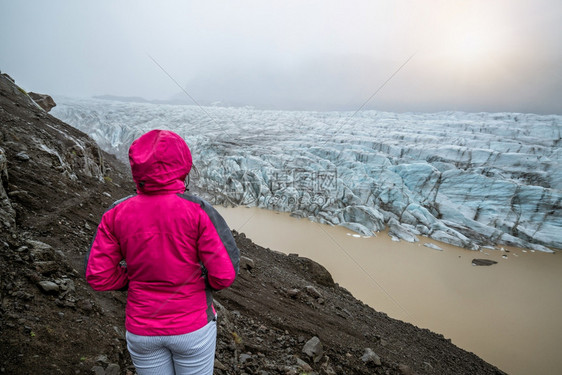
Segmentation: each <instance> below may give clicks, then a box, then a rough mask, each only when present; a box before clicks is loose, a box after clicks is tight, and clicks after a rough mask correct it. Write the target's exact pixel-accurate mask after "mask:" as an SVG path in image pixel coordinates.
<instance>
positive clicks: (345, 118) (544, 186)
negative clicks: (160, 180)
mask: <svg viewBox="0 0 562 375" xmlns="http://www.w3.org/2000/svg"><path fill="white" fill-rule="evenodd" d="M57 103H59V104H58V106H57V107H55V108H54V109H53V110H52V113H53V115H55V116H57V117H58V118H60V119H62V120H64V121H66V122H67V123H69V124H71V125H73V126H75V127H76V128H78V129H80V130H82V131H84V132H86V133H88V134H89V135H90V136H91V137H92V138H93V139H94V140H95V141H96V142H98V144H99V145H100V146H101V147H102V148H103V149H105V150H106V151H108V152H111V153H114V154H116V155H117V156H118V157H119V158H121V159H122V160H124V161H126V160H127V150H128V147H129V145H130V144H131V142H132V141H133V140H134V139H135V138H137V137H138V136H140V135H141V134H143V133H144V132H146V131H148V130H151V129H156V128H160V129H170V130H173V131H175V132H177V133H178V134H180V135H181V136H183V137H184V138H185V139H186V141H187V142H188V144H189V146H190V147H191V148H192V150H193V157H194V165H195V166H196V171H195V173H194V176H193V178H192V183H193V184H195V187H196V189H197V190H198V191H199V192H200V193H201V194H203V195H204V196H205V198H207V199H208V200H210V201H211V202H212V203H215V204H225V205H254V206H259V207H263V208H268V209H273V210H279V211H285V212H290V213H291V214H292V215H293V216H297V217H306V218H309V219H310V220H313V221H317V222H321V223H327V224H331V225H342V226H345V227H347V228H349V229H352V230H353V231H356V232H358V233H361V234H363V235H373V234H374V233H376V232H377V231H380V230H382V229H384V228H385V227H389V229H390V233H391V234H392V235H393V237H395V238H402V239H405V240H409V241H417V240H418V237H417V236H419V235H426V236H428V237H430V238H432V239H434V240H438V241H443V242H446V243H450V244H454V245H457V246H463V247H466V248H470V249H478V248H479V247H480V246H490V245H493V244H496V243H502V244H509V245H515V246H520V247H528V248H531V249H534V250H541V251H551V250H550V249H549V248H548V247H552V248H558V249H560V248H562V210H561V202H562V168H561V167H562V164H561V160H562V150H561V148H560V144H561V128H562V116H558V115H535V114H521V113H461V112H440V113H404V114H398V113H388V112H378V111H363V112H359V113H357V114H355V115H354V116H353V115H352V113H350V112H305V111H266V110H257V109H252V108H222V107H206V108H205V111H202V110H201V108H198V107H196V106H189V105H183V106H182V105H162V104H160V105H159V104H150V103H125V102H117V101H108V100H99V99H75V98H60V99H58V100H57Z"/></svg>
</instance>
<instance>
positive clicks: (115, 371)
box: [105, 363, 121, 375]
mask: <svg viewBox="0 0 562 375" xmlns="http://www.w3.org/2000/svg"><path fill="white" fill-rule="evenodd" d="M120 373H121V368H120V367H119V365H118V364H117V363H110V364H109V366H107V368H106V369H105V375H119V374H120Z"/></svg>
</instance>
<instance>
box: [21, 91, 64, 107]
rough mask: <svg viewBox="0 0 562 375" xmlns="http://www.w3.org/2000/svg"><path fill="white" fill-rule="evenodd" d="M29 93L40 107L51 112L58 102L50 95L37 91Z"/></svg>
mask: <svg viewBox="0 0 562 375" xmlns="http://www.w3.org/2000/svg"><path fill="white" fill-rule="evenodd" d="M27 94H28V95H29V97H30V98H31V99H33V101H34V102H35V103H37V104H38V105H39V107H41V108H43V109H44V110H45V112H49V111H50V110H51V109H53V108H54V107H56V106H57V103H55V101H54V100H53V98H52V97H51V96H50V95H47V94H38V93H35V92H28V93H27Z"/></svg>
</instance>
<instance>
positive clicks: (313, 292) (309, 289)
mask: <svg viewBox="0 0 562 375" xmlns="http://www.w3.org/2000/svg"><path fill="white" fill-rule="evenodd" d="M305 289H306V292H307V293H308V294H309V295H310V296H312V297H314V298H322V294H321V293H320V292H319V291H318V290H317V289H316V288H315V287H313V286H312V285H308V286H306V287H305Z"/></svg>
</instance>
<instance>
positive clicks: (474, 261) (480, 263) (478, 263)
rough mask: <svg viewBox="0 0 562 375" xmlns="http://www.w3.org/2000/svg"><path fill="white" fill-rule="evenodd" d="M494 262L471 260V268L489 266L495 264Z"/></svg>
mask: <svg viewBox="0 0 562 375" xmlns="http://www.w3.org/2000/svg"><path fill="white" fill-rule="evenodd" d="M496 263H498V262H496V261H495V260H490V259H472V265H473V266H491V265H492V264H496Z"/></svg>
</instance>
